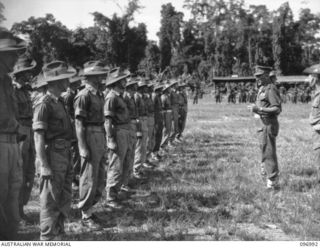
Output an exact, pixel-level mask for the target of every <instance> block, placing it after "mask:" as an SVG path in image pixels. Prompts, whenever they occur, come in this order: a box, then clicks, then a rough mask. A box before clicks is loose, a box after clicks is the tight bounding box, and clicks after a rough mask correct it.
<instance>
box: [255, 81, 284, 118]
mask: <svg viewBox="0 0 320 248" xmlns="http://www.w3.org/2000/svg"><path fill="white" fill-rule="evenodd" d="M257 106H258V107H263V108H271V107H278V108H279V110H280V111H281V98H280V94H279V91H278V89H277V86H275V85H274V84H268V85H266V86H261V87H260V88H259V92H258V95H257ZM261 116H262V117H270V118H271V117H276V116H277V114H268V113H264V114H263V115H261Z"/></svg>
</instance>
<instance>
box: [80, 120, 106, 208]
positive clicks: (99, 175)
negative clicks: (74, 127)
mask: <svg viewBox="0 0 320 248" xmlns="http://www.w3.org/2000/svg"><path fill="white" fill-rule="evenodd" d="M86 141H87V145H88V148H89V152H90V157H89V159H87V158H83V157H81V165H80V180H79V204H78V207H79V209H81V210H82V211H87V210H89V209H90V208H91V207H92V206H93V205H95V204H96V203H97V202H98V201H99V200H100V199H101V196H102V193H103V190H104V188H105V176H106V175H105V174H106V172H105V164H106V141H105V132H104V127H102V126H87V127H86Z"/></svg>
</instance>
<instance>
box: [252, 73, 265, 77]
mask: <svg viewBox="0 0 320 248" xmlns="http://www.w3.org/2000/svg"><path fill="white" fill-rule="evenodd" d="M263 74H264V72H258V73H255V74H254V76H255V77H258V76H261V75H263Z"/></svg>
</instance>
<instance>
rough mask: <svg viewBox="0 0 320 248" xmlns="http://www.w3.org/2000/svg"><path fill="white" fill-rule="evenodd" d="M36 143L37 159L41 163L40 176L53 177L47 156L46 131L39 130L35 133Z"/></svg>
mask: <svg viewBox="0 0 320 248" xmlns="http://www.w3.org/2000/svg"><path fill="white" fill-rule="evenodd" d="M34 142H35V150H36V153H37V157H38V159H39V161H40V163H41V172H40V175H41V176H43V177H51V176H52V175H53V173H52V170H51V168H50V166H49V163H48V159H47V155H46V150H45V139H44V131H42V130H38V131H35V132H34Z"/></svg>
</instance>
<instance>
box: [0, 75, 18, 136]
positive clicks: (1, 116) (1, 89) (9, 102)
mask: <svg viewBox="0 0 320 248" xmlns="http://www.w3.org/2000/svg"><path fill="white" fill-rule="evenodd" d="M17 117H18V105H17V100H16V96H15V93H14V90H13V86H12V82H11V78H10V77H9V76H8V75H0V133H5V134H16V133H18V128H19V123H18V121H17Z"/></svg>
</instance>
